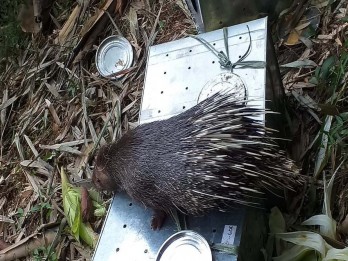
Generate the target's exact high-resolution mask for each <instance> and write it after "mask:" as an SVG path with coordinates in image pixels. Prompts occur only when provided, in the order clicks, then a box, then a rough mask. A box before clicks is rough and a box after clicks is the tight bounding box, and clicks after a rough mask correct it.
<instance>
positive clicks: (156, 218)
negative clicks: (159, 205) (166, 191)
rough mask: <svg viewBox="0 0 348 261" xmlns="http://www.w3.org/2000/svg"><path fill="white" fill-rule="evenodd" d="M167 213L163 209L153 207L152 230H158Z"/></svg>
mask: <svg viewBox="0 0 348 261" xmlns="http://www.w3.org/2000/svg"><path fill="white" fill-rule="evenodd" d="M166 217H167V214H166V213H165V212H164V211H163V210H159V209H155V210H154V213H153V216H152V218H151V228H152V230H160V229H161V227H162V226H163V223H164V221H165V220H166Z"/></svg>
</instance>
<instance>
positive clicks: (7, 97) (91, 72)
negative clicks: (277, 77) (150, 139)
mask: <svg viewBox="0 0 348 261" xmlns="http://www.w3.org/2000/svg"><path fill="white" fill-rule="evenodd" d="M64 2H65V1H63V0H61V1H56V3H55V5H54V12H53V13H54V14H55V19H56V24H57V25H59V26H60V27H61V28H62V27H63V25H64V23H65V22H66V21H67V20H68V19H69V16H70V15H71V14H72V13H73V10H74V8H76V4H74V5H71V6H69V5H66V4H64ZM81 2H82V3H86V4H87V5H86V6H84V7H83V6H82V7H81V8H80V9H79V12H78V13H79V15H78V16H77V17H76V19H75V20H74V23H73V25H74V26H73V30H72V32H71V33H70V34H68V35H67V36H66V38H65V40H64V42H63V43H57V42H56V39H58V37H61V35H59V32H61V31H59V30H56V31H54V32H52V34H50V35H49V36H48V37H43V36H41V35H35V36H33V38H32V41H31V42H30V43H29V45H28V46H27V48H26V49H25V50H24V51H23V52H22V53H21V54H20V56H18V57H15V58H12V59H11V60H6V61H5V60H3V61H1V68H3V70H2V72H1V74H0V83H1V90H0V97H1V104H0V112H1V115H0V123H1V125H0V127H1V129H0V130H1V132H0V173H1V175H0V239H4V240H5V241H6V242H7V243H9V244H14V243H15V242H18V241H19V240H20V239H23V238H25V237H27V236H30V235H32V234H33V233H35V232H37V231H40V232H42V231H44V230H43V229H42V226H44V225H47V224H52V225H54V224H55V223H56V222H58V223H59V222H60V221H61V219H62V217H63V211H62V199H61V184H60V178H59V172H58V170H59V168H60V167H61V166H63V167H64V168H65V169H66V170H67V173H68V175H69V177H70V179H71V180H72V181H73V182H74V183H75V184H76V185H81V184H83V185H87V186H88V182H89V180H90V178H91V173H92V170H91V166H92V164H93V152H94V151H95V149H96V148H98V146H99V145H100V144H103V143H105V142H110V141H112V140H115V139H117V138H119V137H120V136H121V135H122V134H123V133H124V132H125V131H127V130H128V129H130V128H133V127H134V126H136V125H137V121H138V114H139V107H140V100H141V94H142V88H143V83H144V73H145V67H146V58H147V56H146V54H147V50H148V48H149V46H151V45H153V44H158V43H163V42H168V41H172V40H176V39H179V38H182V37H185V36H186V35H187V34H190V33H194V32H195V27H194V25H193V21H192V19H191V17H190V16H189V12H188V10H186V8H185V7H184V6H183V5H182V4H180V3H181V1H174V0H170V1H159V0H158V1H150V2H151V3H152V4H151V6H149V4H148V3H149V1H141V0H138V1H133V2H132V5H130V6H128V7H127V8H126V9H125V10H126V11H125V13H124V14H123V15H122V16H119V15H117V17H116V19H114V22H115V23H116V26H117V28H118V29H119V30H120V31H121V33H122V34H123V35H124V36H125V37H126V38H127V39H128V40H129V41H130V42H131V43H132V45H133V47H134V54H135V58H134V60H135V62H134V68H132V70H131V71H130V72H129V73H127V74H126V76H125V77H123V78H122V79H120V80H119V81H111V80H108V79H106V78H102V77H100V76H99V75H98V73H97V70H96V67H95V64H94V54H95V50H96V46H97V45H98V44H99V43H100V41H101V40H102V39H103V38H105V37H106V36H109V35H111V34H116V33H117V31H118V29H117V28H116V27H115V25H114V24H113V23H112V22H111V20H110V18H109V16H107V15H104V18H103V19H104V22H103V23H104V25H105V26H103V27H102V29H101V30H99V31H98V30H96V31H97V33H94V38H93V37H92V38H93V39H94V40H93V41H92V40H91V42H90V43H89V45H88V44H85V45H82V46H80V45H79V44H78V43H79V41H80V39H81V38H83V37H82V36H83V35H85V34H84V33H85V32H86V28H87V29H88V28H90V27H88V26H87V25H88V24H91V17H93V15H94V14H95V13H96V12H97V7H100V6H102V5H103V3H105V2H108V1H104V2H103V3H97V1H81ZM342 2H344V1H342ZM343 9H344V10H343ZM113 10H114V9H113ZM321 11H322V15H321V16H322V22H321V24H320V28H319V31H318V33H317V35H316V37H315V38H314V39H313V41H312V42H313V46H312V47H311V48H306V47H305V46H304V45H303V44H299V45H296V46H287V47H286V46H284V45H282V44H280V43H279V44H278V48H277V49H278V50H277V52H278V56H279V61H280V64H285V63H288V62H292V61H294V60H303V59H311V60H312V61H314V62H315V63H316V64H317V65H318V66H320V65H322V64H323V62H324V61H325V59H327V58H328V57H329V56H331V55H336V56H337V57H339V54H340V53H341V50H343V49H345V48H346V45H344V43H345V38H346V37H347V36H346V27H344V28H342V26H346V24H345V23H344V22H341V18H342V14H343V13H344V15H347V14H346V12H347V4H346V3H343V4H342V5H341V6H340V9H335V10H331V9H329V8H326V7H322V8H321ZM110 13H111V14H112V15H113V12H110ZM99 22H100V21H99ZM87 31H88V30H87ZM92 35H93V33H92ZM327 38H330V39H327ZM342 43H343V44H342ZM76 46H80V47H81V48H80V49H74V48H75V47H76ZM86 46H87V47H88V48H87V47H86ZM74 50H77V53H75V54H74V52H73V51H74ZM73 54H74V55H73ZM315 69H316V67H314V68H310V69H304V68H295V69H291V70H286V71H284V72H283V80H284V86H285V88H286V90H287V91H288V93H289V96H290V97H292V96H291V93H292V91H293V90H296V91H298V92H299V93H300V95H301V96H304V94H308V95H309V96H310V97H311V98H312V99H314V100H315V101H316V103H319V104H320V103H325V102H326V100H327V99H328V98H330V97H331V96H332V95H333V93H332V92H331V93H327V92H324V91H323V89H322V86H321V85H320V84H316V85H314V86H310V87H308V86H309V85H308V83H309V82H310V81H311V79H312V78H313V76H315ZM344 80H345V81H346V80H347V79H346V77H345V78H344ZM343 92H344V93H345V94H347V91H344V90H343ZM342 97H344V96H342ZM291 103H292V105H293V106H292V109H293V113H294V116H293V118H292V120H293V121H292V123H293V125H292V127H293V136H294V137H297V138H296V139H295V140H296V141H297V142H294V143H293V146H292V150H293V154H294V155H295V156H297V158H298V160H300V161H301V162H304V168H305V169H306V170H307V172H308V173H309V174H312V172H313V169H314V164H315V154H316V151H317V150H318V147H317V149H315V148H314V149H313V148H310V147H309V146H310V143H311V141H312V140H313V138H314V136H315V135H316V134H317V133H318V132H319V131H320V127H321V126H322V124H321V123H319V122H318V120H317V119H319V120H322V119H323V117H324V116H325V113H324V112H323V111H315V110H314V111H313V113H309V110H308V108H307V107H305V106H303V104H301V103H299V102H298V101H296V100H295V99H294V98H292V99H291ZM342 104H344V103H342ZM342 104H340V105H342ZM345 104H346V103H345ZM309 126H310V127H309ZM306 151H309V152H308V153H307V154H304V152H306ZM336 152H337V150H336V151H335V150H333V151H330V154H329V158H330V159H332V160H331V161H330V160H329V167H328V169H329V170H334V169H335V166H337V160H336V159H337V158H340V156H341V155H338V154H337V153H336ZM304 155H305V156H304ZM342 180H345V179H341V181H342ZM342 182H343V181H342ZM340 188H341V191H345V193H346V191H347V189H346V188H345V186H343V185H342V184H341V186H340ZM345 193H343V192H342V195H341V198H343V199H344V198H346V196H345ZM320 204H321V203H320ZM346 204H347V203H346V201H345V200H343V201H342V200H341V201H340V206H341V207H340V206H339V207H338V208H342V209H344V210H343V213H340V216H341V219H343V218H342V217H344V216H345V215H346V213H347V210H346V207H345V205H346ZM340 211H341V212H342V210H341V209H339V210H338V211H337V212H340ZM102 221H103V220H101V219H99V220H96V221H95V222H94V223H93V227H94V229H95V231H99V230H100V228H101V225H102ZM56 251H57V252H58V254H61V255H64V254H67V258H68V259H69V260H77V259H78V258H80V259H81V258H82V257H85V258H87V259H88V257H89V256H90V254H91V251H90V249H88V248H87V247H84V246H83V245H82V244H78V243H76V242H75V241H74V240H73V239H72V238H71V236H69V234H68V233H66V234H65V233H63V236H62V238H61V240H60V242H59V243H58V245H57V248H56Z"/></svg>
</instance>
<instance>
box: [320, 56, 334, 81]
mask: <svg viewBox="0 0 348 261" xmlns="http://www.w3.org/2000/svg"><path fill="white" fill-rule="evenodd" d="M334 65H335V56H330V57H329V58H327V59H326V60H325V61H324V62H323V65H322V66H321V68H320V73H319V78H320V79H322V80H327V78H328V77H329V75H330V73H331V69H332V67H333V66H334Z"/></svg>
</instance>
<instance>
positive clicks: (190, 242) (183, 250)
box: [156, 230, 212, 261]
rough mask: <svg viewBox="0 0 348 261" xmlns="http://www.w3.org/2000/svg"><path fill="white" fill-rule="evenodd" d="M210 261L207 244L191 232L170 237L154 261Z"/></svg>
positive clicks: (182, 232) (184, 231)
mask: <svg viewBox="0 0 348 261" xmlns="http://www.w3.org/2000/svg"><path fill="white" fill-rule="evenodd" d="M192 260H200V261H212V254H211V250H210V247H209V244H208V242H207V241H206V240H205V238H204V237H203V236H201V235H200V234H198V233H197V232H195V231H192V230H182V231H180V232H178V233H175V234H174V235H172V236H170V237H169V238H168V239H167V240H166V241H165V242H164V243H163V245H162V246H161V247H160V249H159V251H158V254H157V257H156V261H192Z"/></svg>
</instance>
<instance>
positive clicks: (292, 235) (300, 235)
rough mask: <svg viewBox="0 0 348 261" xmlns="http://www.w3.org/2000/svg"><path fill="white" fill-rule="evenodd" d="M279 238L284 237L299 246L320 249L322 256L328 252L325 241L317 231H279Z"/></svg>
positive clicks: (277, 235)
mask: <svg viewBox="0 0 348 261" xmlns="http://www.w3.org/2000/svg"><path fill="white" fill-rule="evenodd" d="M276 237H277V238H280V239H283V240H285V241H287V242H291V243H293V244H295V245H298V246H304V247H309V248H311V249H314V250H316V251H318V252H319V253H320V255H321V257H324V256H325V254H326V246H325V241H324V239H323V238H322V236H320V235H319V234H317V233H314V232H307V231H298V232H289V233H278V234H276Z"/></svg>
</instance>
